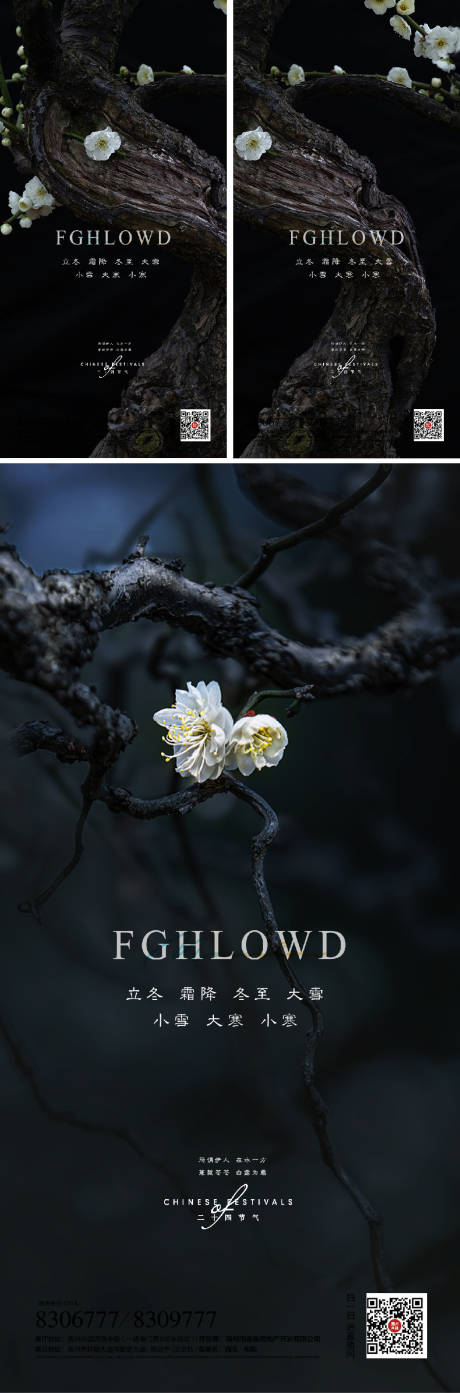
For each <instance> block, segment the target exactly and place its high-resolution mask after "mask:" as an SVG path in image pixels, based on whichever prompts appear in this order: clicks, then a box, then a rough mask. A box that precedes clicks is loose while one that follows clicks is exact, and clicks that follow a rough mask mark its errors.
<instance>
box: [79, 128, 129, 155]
mask: <svg viewBox="0 0 460 1393" xmlns="http://www.w3.org/2000/svg"><path fill="white" fill-rule="evenodd" d="M84 145H85V150H86V154H87V155H88V157H89V159H90V160H109V159H110V156H111V155H113V154H114V152H115V150H119V149H120V145H121V139H120V136H119V135H118V131H112V130H111V128H110V126H106V128H105V130H103V131H91V134H90V135H87V136H85V141H84Z"/></svg>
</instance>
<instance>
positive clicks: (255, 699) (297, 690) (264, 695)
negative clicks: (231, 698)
mask: <svg viewBox="0 0 460 1393" xmlns="http://www.w3.org/2000/svg"><path fill="white" fill-rule="evenodd" d="M275 697H282V698H284V697H295V701H294V702H293V703H292V706H290V707H289V708H288V710H287V712H286V715H287V716H292V715H295V714H296V712H297V711H298V709H299V706H300V704H301V702H303V701H314V700H315V698H314V696H313V692H312V684H311V683H309V684H308V686H306V687H284V688H283V687H282V688H281V690H280V691H272V690H270V688H267V687H266V688H265V690H264V691H262V692H259V691H255V692H251V695H250V696H248V698H247V701H246V702H245V704H244V706H243V707H242V709H241V711H240V715H239V719H241V717H242V716H248V715H249V714H252V708H253V707H254V708H255V707H256V706H260V703H261V701H272V700H273V698H275Z"/></svg>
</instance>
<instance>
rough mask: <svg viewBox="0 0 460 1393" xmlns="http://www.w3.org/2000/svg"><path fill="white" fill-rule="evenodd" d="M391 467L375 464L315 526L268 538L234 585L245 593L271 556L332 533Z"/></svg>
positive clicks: (383, 478)
mask: <svg viewBox="0 0 460 1393" xmlns="http://www.w3.org/2000/svg"><path fill="white" fill-rule="evenodd" d="M392 467H393V466H392V464H391V463H382V464H379V466H378V469H376V471H375V473H374V474H372V476H371V478H370V479H368V480H367V481H366V483H365V484H362V485H361V487H360V488H359V489H355V492H354V493H351V494H349V496H348V498H343V499H342V500H341V501H340V502H339V503H334V505H333V507H332V508H330V509H329V511H328V512H327V513H325V514H324V516H323V517H322V518H318V520H317V521H316V522H309V523H307V524H306V526H305V527H299V528H297V531H296V532H289V533H287V534H286V536H284V537H270V538H268V539H267V541H265V542H263V544H262V548H261V552H260V556H259V557H258V559H257V561H254V564H253V565H252V566H250V567H249V570H248V571H246V572H245V574H244V575H242V576H240V578H239V580H237V581H236V582H235V584H236V585H238V586H240V589H241V590H248V589H249V587H250V586H251V585H253V584H254V581H255V580H258V578H259V576H261V575H263V573H264V571H266V570H267V569H268V567H269V566H271V563H272V561H273V558H274V556H276V555H277V554H278V552H280V551H290V549H291V547H297V546H298V545H299V542H306V541H309V540H310V538H311V537H324V535H325V533H328V532H332V531H333V529H334V528H335V527H337V525H338V523H339V522H340V521H341V518H343V517H344V516H345V513H350V512H351V510H352V508H356V507H357V505H358V503H362V502H363V500H364V499H365V498H369V496H370V494H371V493H375V491H376V489H378V488H380V487H381V485H382V484H383V483H385V480H386V479H388V476H389V474H391V470H392Z"/></svg>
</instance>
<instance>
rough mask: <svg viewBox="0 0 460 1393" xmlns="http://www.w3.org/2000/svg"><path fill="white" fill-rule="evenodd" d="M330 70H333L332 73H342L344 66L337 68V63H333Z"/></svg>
mask: <svg viewBox="0 0 460 1393" xmlns="http://www.w3.org/2000/svg"><path fill="white" fill-rule="evenodd" d="M332 72H333V73H343V74H345V68H339V65H338V63H334V67H333V69H332Z"/></svg>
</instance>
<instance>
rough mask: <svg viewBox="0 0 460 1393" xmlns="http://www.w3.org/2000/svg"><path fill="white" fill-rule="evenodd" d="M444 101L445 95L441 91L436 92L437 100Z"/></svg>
mask: <svg viewBox="0 0 460 1393" xmlns="http://www.w3.org/2000/svg"><path fill="white" fill-rule="evenodd" d="M443 101H444V97H443V96H442V94H441V92H436V96H435V102H443Z"/></svg>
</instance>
